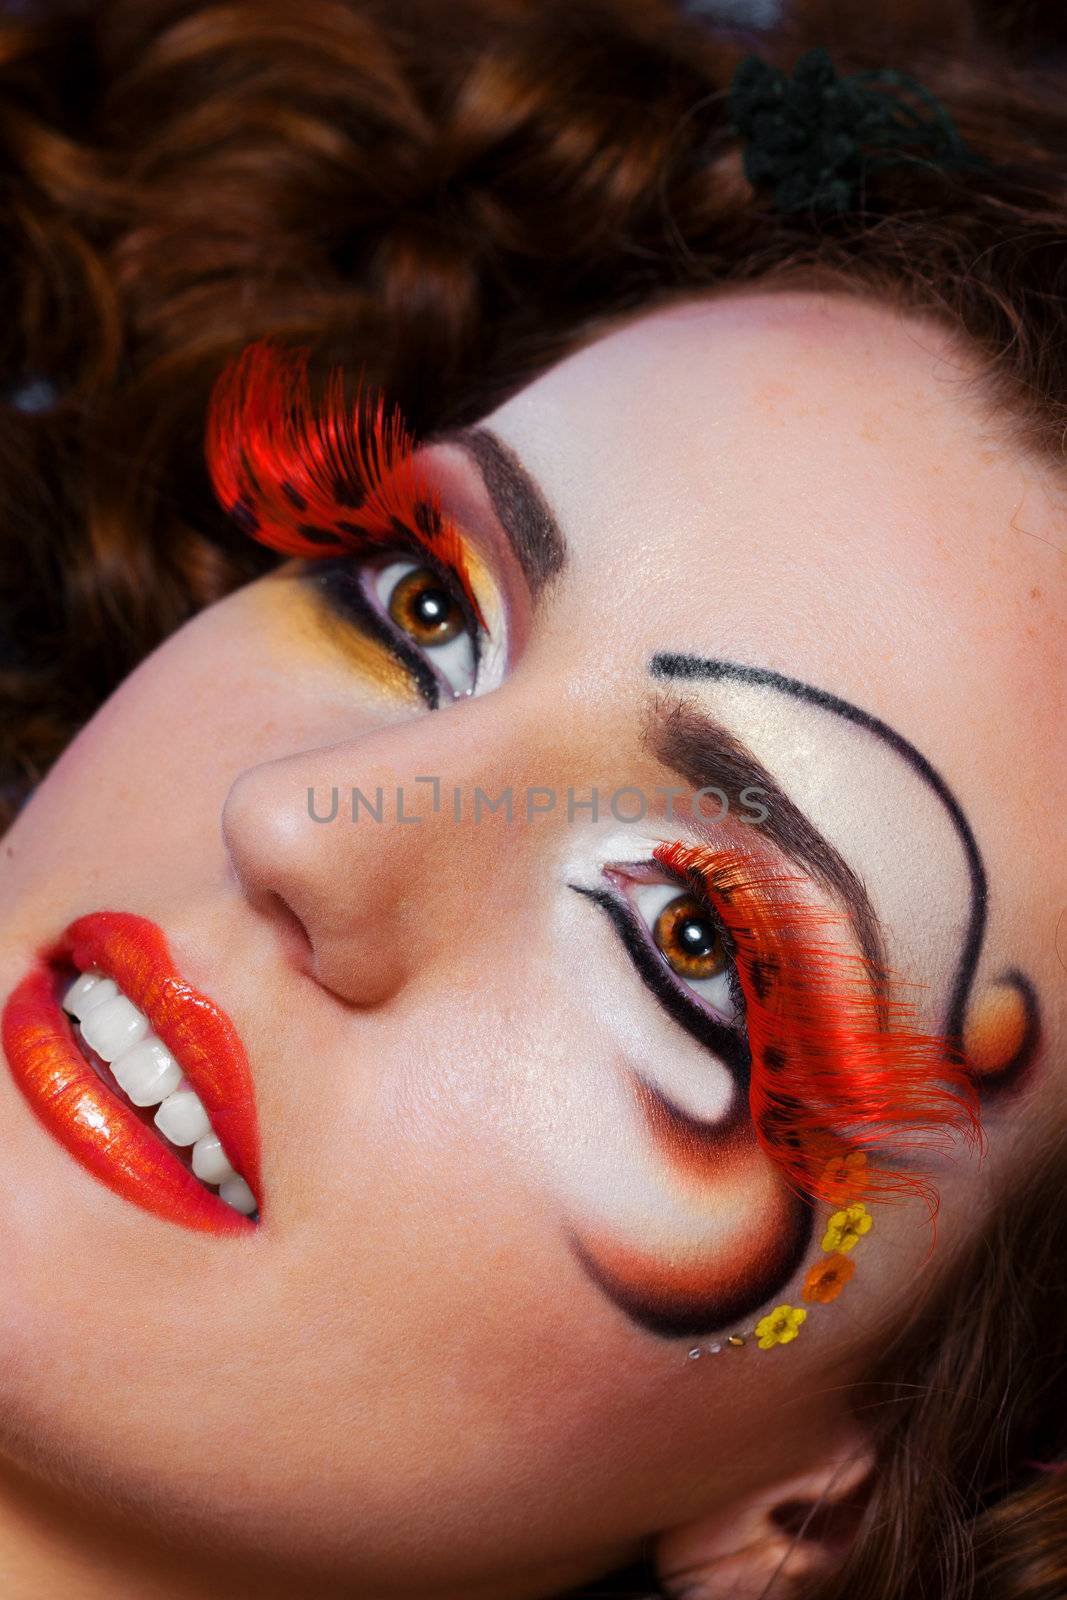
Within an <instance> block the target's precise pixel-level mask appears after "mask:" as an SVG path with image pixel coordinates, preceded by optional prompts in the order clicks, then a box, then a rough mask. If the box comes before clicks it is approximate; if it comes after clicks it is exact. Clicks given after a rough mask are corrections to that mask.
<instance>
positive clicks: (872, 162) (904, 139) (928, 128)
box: [730, 47, 989, 213]
mask: <svg viewBox="0 0 1067 1600" xmlns="http://www.w3.org/2000/svg"><path fill="white" fill-rule="evenodd" d="M893 90H901V91H904V92H905V93H907V94H910V95H911V96H913V97H914V98H916V99H917V100H918V101H919V102H920V103H921V106H922V110H916V109H915V108H914V107H913V106H911V105H909V104H908V103H907V101H906V100H905V99H903V98H902V97H901V95H900V94H894V93H892V92H887V91H893ZM924 112H925V113H926V114H925V115H924ZM730 119H731V131H732V132H733V133H735V134H738V135H739V136H740V137H741V138H742V139H743V140H744V141H745V153H744V163H745V176H746V178H747V179H748V181H749V183H751V184H752V185H753V187H754V188H755V187H759V186H760V185H766V184H773V185H774V196H773V201H774V205H775V207H776V208H777V210H779V211H785V212H789V211H806V210H808V209H809V208H810V209H812V210H815V211H821V212H838V213H840V212H842V211H847V210H848V209H849V208H850V207H852V206H853V205H854V203H855V200H856V196H857V194H858V193H859V191H860V190H861V187H862V185H863V182H864V179H865V178H866V176H867V174H868V173H872V172H878V171H880V170H882V169H884V168H886V167H893V166H899V165H901V164H902V163H906V162H910V163H913V164H916V165H921V166H932V167H988V165H989V163H988V162H987V161H985V160H984V158H983V157H981V156H979V155H977V154H976V153H975V152H974V151H973V150H971V149H969V148H968V146H967V145H966V144H965V143H964V141H963V139H962V138H961V137H960V135H959V134H958V133H957V131H956V129H955V127H954V126H953V123H952V119H951V117H950V116H949V114H948V112H947V111H946V110H945V108H944V106H943V105H942V104H941V103H940V101H939V100H936V99H935V98H934V96H933V95H932V94H931V93H930V92H929V90H927V89H924V88H923V86H922V84H920V83H918V82H916V80H915V79H914V78H912V77H910V76H909V75H908V74H907V73H905V72H897V71H895V70H894V69H893V68H891V67H885V68H880V69H877V70H875V71H871V72H854V73H852V74H850V75H849V76H847V77H839V76H838V74H837V72H836V71H835V69H834V65H833V62H832V61H831V59H830V55H829V52H828V51H827V50H824V49H822V48H821V47H818V48H816V49H814V50H809V51H808V52H807V54H806V55H803V56H801V58H800V60H799V61H798V62H797V64H796V67H795V68H794V70H793V76H792V78H789V77H788V76H787V75H786V74H785V73H784V72H783V71H782V70H781V69H780V68H779V67H774V66H771V64H770V63H769V62H767V61H764V60H763V59H762V58H761V57H760V56H746V57H745V59H744V60H743V61H742V62H741V63H740V64H739V66H738V67H737V70H736V71H735V73H734V75H733V80H732V82H731V85H730Z"/></svg>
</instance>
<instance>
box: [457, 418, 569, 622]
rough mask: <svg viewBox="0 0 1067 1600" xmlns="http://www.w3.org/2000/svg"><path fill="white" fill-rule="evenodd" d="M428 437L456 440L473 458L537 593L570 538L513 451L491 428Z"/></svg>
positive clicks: (561, 562)
mask: <svg viewBox="0 0 1067 1600" xmlns="http://www.w3.org/2000/svg"><path fill="white" fill-rule="evenodd" d="M428 442H429V443H433V444H454V445H457V446H458V448H459V449H460V450H465V451H466V452H467V454H468V455H469V456H471V457H472V458H473V459H474V461H475V462H476V464H477V466H478V468H479V469H480V471H481V475H482V478H483V479H484V481H485V487H486V490H487V491H488V494H489V499H490V500H491V501H492V505H493V510H494V511H495V512H496V514H497V517H498V518H499V520H500V525H501V527H502V528H503V530H504V532H505V534H506V535H507V538H508V543H509V544H510V545H511V548H512V549H513V550H514V552H515V558H516V560H517V561H518V563H519V565H520V567H521V568H522V570H523V572H524V574H525V576H526V581H527V583H528V584H529V585H530V593H531V594H532V595H533V596H534V598H535V599H536V598H537V596H538V594H540V592H541V590H542V589H544V588H545V586H546V584H548V583H550V582H551V580H552V579H553V578H556V577H558V576H559V574H560V573H561V572H562V571H563V568H564V566H565V565H566V562H567V543H566V540H565V539H564V537H563V534H562V532H561V531H560V527H559V524H558V523H557V521H556V519H555V517H554V516H553V515H552V512H551V510H550V509H549V506H548V502H547V501H546V500H545V497H544V495H543V494H542V493H541V490H540V488H539V487H538V485H537V484H536V483H535V481H534V480H533V478H531V477H530V474H529V473H528V472H527V470H526V468H525V467H524V466H523V464H522V462H521V461H520V460H519V458H518V456H517V455H516V454H515V452H514V451H513V450H510V449H509V448H508V446H507V445H506V444H505V443H504V442H503V440H502V439H498V438H497V436H496V434H495V433H492V432H490V430H489V429H488V428H460V429H457V430H456V431H455V432H452V433H440V434H437V435H435V437H434V438H433V439H432V440H430V441H428Z"/></svg>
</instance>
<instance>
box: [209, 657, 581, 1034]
mask: <svg viewBox="0 0 1067 1600" xmlns="http://www.w3.org/2000/svg"><path fill="white" fill-rule="evenodd" d="M543 706H544V698H543V694H542V696H538V694H537V693H536V692H535V691H534V690H533V689H529V690H527V691H526V692H522V691H520V690H518V689H516V690H515V691H514V692H512V687H511V685H508V686H506V687H505V688H504V689H501V690H498V691H495V692H494V693H493V694H491V695H486V696H484V697H482V698H477V697H473V698H471V699H469V700H464V701H460V702H457V703H456V704H455V705H454V706H450V707H449V708H448V709H446V710H445V711H442V712H437V713H427V715H426V716H424V717H420V718H418V719H415V720H405V721H404V722H400V723H393V724H390V725H389V726H387V727H382V728H380V729H377V730H374V731H373V732H371V733H368V734H365V735H363V736H362V737H360V738H358V739H355V740H352V741H346V742H343V743H338V744H335V745H330V746H325V747H321V748H318V749H312V750H306V751H301V752H298V753H295V754H293V755H291V756H286V757H283V758H282V759H280V760H274V761H270V762H266V763H264V764H262V765H260V766H257V767H252V768H249V769H248V770H246V771H245V772H243V773H242V774H241V775H240V776H239V777H238V778H237V779H236V780H235V782H234V784H233V785H232V787H231V790H230V793H229V795H228V797H227V800H226V803H225V806H224V808H223V819H222V822H223V834H224V838H225V842H226V846H227V849H228V851H229V854H230V859H231V861H232V863H233V866H234V869H235V871H236V873H237V876H238V878H239V880H240V882H241V885H242V888H243V890H244V892H245V894H246V896H247V898H248V899H249V901H250V903H252V904H253V905H254V906H255V907H256V908H257V909H258V910H259V911H261V912H263V913H264V914H267V915H273V916H277V917H282V918H284V919H285V920H287V921H289V920H291V918H296V919H298V921H299V923H300V924H301V926H302V928H303V933H304V936H305V938H306V954H305V957H304V965H305V966H306V968H307V970H308V971H309V972H310V973H311V974H312V975H313V976H314V977H316V978H317V979H318V981H319V982H321V983H322V984H323V985H324V986H325V987H327V988H329V989H331V990H333V991H334V993H336V994H337V995H338V996H339V997H340V998H342V999H344V1000H345V1001H346V1002H348V1003H350V1004H354V1005H370V1004H373V1003H375V1002H379V1001H382V1000H384V999H387V998H388V997H389V996H390V995H391V994H393V993H395V992H396V990H397V989H398V988H399V987H400V986H401V985H402V984H403V983H404V982H405V980H406V978H407V976H408V975H409V973H410V971H411V970H412V968H413V966H414V964H415V963H416V962H417V961H419V960H422V959H425V958H426V955H427V953H428V952H427V950H426V948H425V945H426V942H427V941H428V940H429V939H431V938H432V937H434V934H433V932H432V930H433V929H442V928H444V927H447V926H449V925H451V924H452V923H453V922H454V919H453V918H451V917H443V918H442V917H440V916H438V917H433V916H430V915H429V914H428V913H429V911H430V908H431V905H432V904H433V902H434V901H437V902H441V901H443V900H445V899H447V897H448V896H450V895H452V896H454V895H457V894H466V895H467V896H470V895H472V894H475V893H476V892H477V889H476V885H477V882H478V876H479V872H482V873H484V874H486V875H488V874H489V873H491V872H495V871H498V870H499V869H500V867H501V864H502V862H503V861H504V860H505V859H506V860H507V861H508V862H509V863H510V865H511V868H512V870H514V866H515V862H516V850H515V833H516V830H515V829H514V828H512V827H511V826H510V824H519V823H521V822H523V821H524V820H525V819H526V816H527V812H528V809H529V807H531V806H532V807H533V808H534V809H535V810H538V811H548V810H553V811H555V810H556V791H557V789H558V788H560V787H562V786H565V785H566V784H567V783H568V782H570V781H573V779H572V776H571V775H572V774H573V773H574V772H575V771H577V770H578V769H579V768H580V766H581V764H582V758H583V750H584V748H585V747H586V742H585V740H584V739H583V734H582V723H583V721H584V718H583V717H582V714H581V712H580V710H579V709H578V708H577V707H574V708H573V709H572V712H571V715H570V716H569V717H567V718H566V719H564V721H563V722H561V721H560V719H559V718H558V717H554V718H551V719H550V718H547V717H546V716H545V715H544V711H543ZM550 796H551V797H552V803H551V804H550V798H549V797H550ZM504 828H507V829H508V834H509V847H508V850H507V851H506V852H503V851H502V832H501V830H502V829H504Z"/></svg>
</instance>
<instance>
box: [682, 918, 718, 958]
mask: <svg viewBox="0 0 1067 1600" xmlns="http://www.w3.org/2000/svg"><path fill="white" fill-rule="evenodd" d="M678 942H679V944H680V945H681V946H682V949H683V950H684V951H685V953H686V955H688V956H708V955H710V954H711V952H712V950H713V949H714V948H715V935H714V933H713V932H712V930H711V929H710V928H709V927H708V925H707V923H705V922H701V921H699V919H698V918H696V917H687V918H686V920H685V921H684V922H683V923H682V924H681V926H680V928H679V929H678Z"/></svg>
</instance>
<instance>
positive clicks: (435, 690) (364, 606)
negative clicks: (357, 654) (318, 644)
mask: <svg viewBox="0 0 1067 1600" xmlns="http://www.w3.org/2000/svg"><path fill="white" fill-rule="evenodd" d="M303 579H304V581H305V582H310V583H313V584H314V585H315V587H316V588H318V589H320V590H321V591H322V593H323V595H324V596H325V598H326V602H327V604H328V605H329V607H330V609H331V611H333V612H334V613H335V614H336V615H337V616H339V617H341V618H342V619H343V620H344V621H346V622H352V623H355V624H356V626H357V627H358V628H360V629H361V631H362V632H364V633H366V634H367V635H369V637H370V638H372V639H374V640H375V642H376V643H378V644H380V645H384V647H385V649H386V650H388V651H389V653H390V655H391V656H392V657H393V658H394V660H396V661H399V662H400V665H401V666H402V667H403V668H404V670H405V671H406V672H407V673H408V674H409V675H410V676H411V678H412V679H413V680H414V683H415V687H416V688H417V689H418V691H419V694H420V695H421V696H422V698H423V700H424V701H425V702H426V704H427V706H428V707H429V709H430V710H431V711H437V710H438V709H439V707H440V704H441V686H440V683H439V681H438V678H437V674H436V673H435V672H434V670H433V668H432V667H431V666H430V664H429V662H428V661H426V659H425V658H424V657H423V655H422V652H421V651H420V650H418V649H417V648H416V646H415V645H413V644H409V643H408V641H407V640H406V639H405V638H404V636H403V634H402V633H400V631H399V630H398V629H396V628H394V627H392V625H391V624H390V623H389V622H388V621H387V620H386V618H385V616H384V615H383V613H382V612H381V611H379V610H378V608H377V606H375V605H374V604H373V603H372V601H371V599H370V597H369V596H368V594H367V591H366V590H365V588H364V587H363V583H362V581H361V579H360V575H359V570H358V567H357V566H356V565H355V564H354V560H353V557H352V556H335V557H330V556H327V557H324V558H323V560H321V561H314V562H309V563H308V569H307V571H306V573H304V574H303Z"/></svg>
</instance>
